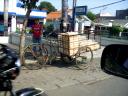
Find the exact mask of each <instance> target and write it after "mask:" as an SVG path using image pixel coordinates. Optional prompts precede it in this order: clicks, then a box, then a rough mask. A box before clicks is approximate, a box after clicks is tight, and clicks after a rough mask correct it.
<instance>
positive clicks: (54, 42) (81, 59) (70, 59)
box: [47, 38, 93, 67]
mask: <svg viewBox="0 0 128 96" xmlns="http://www.w3.org/2000/svg"><path fill="white" fill-rule="evenodd" d="M47 41H48V42H47V44H48V46H49V48H48V49H50V52H49V50H48V54H49V56H48V59H49V62H50V64H51V63H52V62H53V61H54V60H56V59H61V60H62V63H66V64H71V63H75V65H77V66H78V65H79V64H81V65H85V64H86V67H87V65H89V63H90V62H91V61H92V60H93V52H92V49H91V48H90V47H89V46H88V45H84V46H82V44H81V42H83V40H78V41H76V42H70V43H71V45H75V44H78V47H77V46H76V47H75V48H74V49H73V50H72V49H71V50H72V51H73V54H72V55H70V52H66V51H70V49H68V48H67V46H68V43H69V42H66V41H63V40H62V39H59V38H57V39H55V38H49V39H48V38H47Z"/></svg>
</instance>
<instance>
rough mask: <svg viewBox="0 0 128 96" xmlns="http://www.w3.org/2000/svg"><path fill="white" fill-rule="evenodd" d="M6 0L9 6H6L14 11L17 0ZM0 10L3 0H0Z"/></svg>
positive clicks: (1, 9)
mask: <svg viewBox="0 0 128 96" xmlns="http://www.w3.org/2000/svg"><path fill="white" fill-rule="evenodd" d="M8 1H9V7H8V10H9V12H15V9H16V2H17V0H8ZM0 11H1V12H3V11H4V0H0Z"/></svg>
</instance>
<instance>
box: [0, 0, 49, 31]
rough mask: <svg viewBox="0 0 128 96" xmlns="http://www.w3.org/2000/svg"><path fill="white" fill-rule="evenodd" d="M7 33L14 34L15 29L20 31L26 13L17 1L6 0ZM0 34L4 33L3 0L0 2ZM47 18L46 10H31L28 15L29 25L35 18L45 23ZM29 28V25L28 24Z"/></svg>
mask: <svg viewBox="0 0 128 96" xmlns="http://www.w3.org/2000/svg"><path fill="white" fill-rule="evenodd" d="M8 1H9V5H8V31H9V32H16V29H17V28H19V29H22V26H23V20H24V17H25V14H26V12H27V10H26V9H24V8H21V3H19V2H17V0H8ZM0 4H1V6H0V32H2V31H4V28H3V27H4V26H3V22H4V15H3V14H4V0H0ZM46 17H47V11H46V10H32V12H31V13H30V18H29V23H32V22H33V20H34V19H35V18H38V19H39V20H40V21H41V22H43V23H45V22H46ZM28 26H29V24H28Z"/></svg>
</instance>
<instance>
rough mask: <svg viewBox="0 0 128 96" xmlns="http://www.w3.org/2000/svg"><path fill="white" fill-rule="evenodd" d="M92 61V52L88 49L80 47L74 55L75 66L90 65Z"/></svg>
mask: <svg viewBox="0 0 128 96" xmlns="http://www.w3.org/2000/svg"><path fill="white" fill-rule="evenodd" d="M92 60H93V52H92V50H91V48H90V47H87V46H85V47H81V48H79V50H78V52H77V53H76V55H75V63H76V64H86V65H88V64H90V62H91V61H92Z"/></svg>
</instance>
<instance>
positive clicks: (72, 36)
mask: <svg viewBox="0 0 128 96" xmlns="http://www.w3.org/2000/svg"><path fill="white" fill-rule="evenodd" d="M59 47H60V52H61V53H63V54H66V55H69V56H72V55H74V54H76V52H77V51H78V47H79V35H78V34H76V33H75V32H69V33H62V34H60V37H59Z"/></svg>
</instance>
